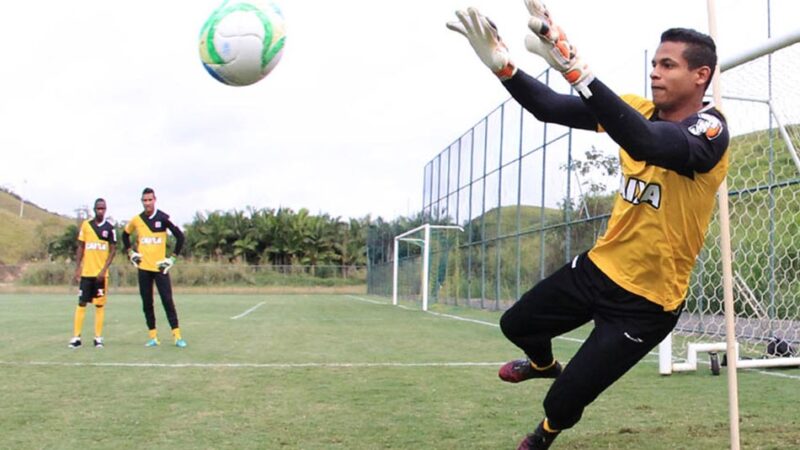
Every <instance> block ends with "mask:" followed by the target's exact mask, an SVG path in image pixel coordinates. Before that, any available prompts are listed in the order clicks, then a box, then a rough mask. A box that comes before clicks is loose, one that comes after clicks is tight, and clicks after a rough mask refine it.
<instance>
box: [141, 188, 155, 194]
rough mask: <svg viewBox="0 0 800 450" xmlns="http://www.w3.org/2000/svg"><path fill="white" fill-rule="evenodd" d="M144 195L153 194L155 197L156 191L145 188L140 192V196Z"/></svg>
mask: <svg viewBox="0 0 800 450" xmlns="http://www.w3.org/2000/svg"><path fill="white" fill-rule="evenodd" d="M144 194H153V195H156V191H154V190H153V188H149V187H146V188H144V190H143V191H142V195H144Z"/></svg>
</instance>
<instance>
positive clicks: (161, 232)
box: [122, 188, 186, 348]
mask: <svg viewBox="0 0 800 450" xmlns="http://www.w3.org/2000/svg"><path fill="white" fill-rule="evenodd" d="M142 206H144V211H143V212H142V213H140V214H139V215H137V216H134V217H133V218H132V219H131V220H130V221H129V222H128V223H127V224H126V225H125V230H124V232H123V233H122V244H123V246H124V247H125V251H126V252H127V253H128V258H130V260H131V263H133V265H134V266H136V267H137V268H138V269H139V270H138V273H139V293H140V294H141V296H142V309H143V311H144V318H145V321H146V322H147V329H148V330H149V333H150V335H149V338H148V341H147V343H146V344H145V346H147V347H155V346H157V345H159V341H158V331H157V330H156V316H155V311H154V309H153V283H154V282H155V285H156V288H157V289H158V296H159V297H161V304H162V305H163V306H164V312H166V314H167V320H168V321H169V325H170V327H172V338H173V341H174V343H175V345H176V346H178V347H181V348H183V347H186V341H185V340H184V339H183V338H182V337H181V329H180V327H179V326H178V312H177V311H176V310H175V302H174V301H173V299H172V283H171V282H170V280H169V270H170V269H171V268H172V266H173V265H174V264H175V258H176V257H177V256H178V255H179V254H180V252H181V248H182V247H183V232H182V231H181V229H180V228H178V227H177V226H176V225H175V224H173V223H172V222H171V221H170V220H169V215H167V214H166V213H164V212H163V211H159V210H157V209H156V194H155V192H154V191H153V189H151V188H145V189H144V190H143V191H142ZM167 230H169V231H170V232H171V233H172V235H173V236H175V240H176V243H175V251H174V252H172V254H171V255H170V256H169V257H167V256H166V253H167ZM134 233H135V234H136V248H132V247H131V238H130V236H131V234H134Z"/></svg>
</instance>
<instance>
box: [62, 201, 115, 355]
mask: <svg viewBox="0 0 800 450" xmlns="http://www.w3.org/2000/svg"><path fill="white" fill-rule="evenodd" d="M105 215H106V201H105V200H103V199H102V198H98V199H97V200H95V201H94V218H92V219H87V220H84V221H83V222H82V223H81V227H80V229H79V230H78V250H77V252H76V255H75V261H76V262H77V267H76V269H75V281H77V282H78V283H79V284H78V286H79V291H78V306H77V307H76V308H75V320H74V326H73V333H72V336H73V337H72V340H70V341H69V348H78V347H80V346H81V330H82V329H83V319H84V317H85V316H86V304H87V303H92V304H94V307H95V308H94V346H95V347H97V348H102V347H103V345H104V343H103V320H104V318H105V305H106V299H107V298H108V268H109V266H111V261H113V260H114V255H115V254H116V252H117V235H116V232H115V231H114V225H112V224H111V223H109V222H108V221H107V220H105Z"/></svg>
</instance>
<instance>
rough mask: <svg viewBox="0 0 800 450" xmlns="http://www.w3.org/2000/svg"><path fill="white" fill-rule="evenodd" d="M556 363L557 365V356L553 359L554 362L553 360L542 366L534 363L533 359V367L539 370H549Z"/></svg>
mask: <svg viewBox="0 0 800 450" xmlns="http://www.w3.org/2000/svg"><path fill="white" fill-rule="evenodd" d="M555 365H556V360H555V358H554V359H553V362H551V363H550V364H548V365H546V366H542V367H539V366H537V365H536V364H534V363H533V361H531V367H533V368H534V369H535V370H539V371H542V370H547V369H549V368H551V367H553V366H555Z"/></svg>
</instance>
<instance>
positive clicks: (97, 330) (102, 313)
mask: <svg viewBox="0 0 800 450" xmlns="http://www.w3.org/2000/svg"><path fill="white" fill-rule="evenodd" d="M105 317H106V308H105V307H103V306H98V307H96V308H95V309H94V335H95V337H100V336H102V335H103V320H104V319H105Z"/></svg>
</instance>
